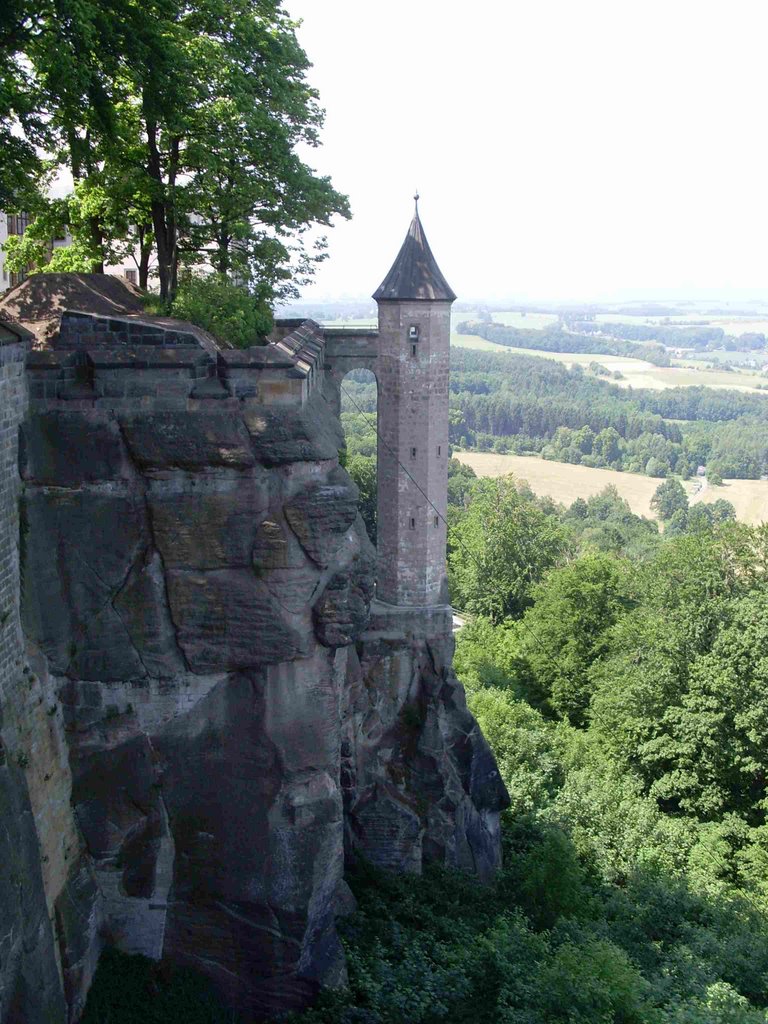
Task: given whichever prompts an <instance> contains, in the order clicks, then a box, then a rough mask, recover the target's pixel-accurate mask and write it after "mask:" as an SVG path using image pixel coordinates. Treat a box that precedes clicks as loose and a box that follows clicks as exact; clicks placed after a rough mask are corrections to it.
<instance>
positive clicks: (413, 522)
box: [411, 516, 416, 530]
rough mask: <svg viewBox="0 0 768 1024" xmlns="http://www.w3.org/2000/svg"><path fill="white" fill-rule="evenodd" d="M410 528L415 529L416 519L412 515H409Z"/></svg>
mask: <svg viewBox="0 0 768 1024" xmlns="http://www.w3.org/2000/svg"><path fill="white" fill-rule="evenodd" d="M411 529H412V530H415V529H416V520H415V519H414V518H413V516H411Z"/></svg>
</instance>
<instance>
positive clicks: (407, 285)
mask: <svg viewBox="0 0 768 1024" xmlns="http://www.w3.org/2000/svg"><path fill="white" fill-rule="evenodd" d="M416 199H417V202H416V211H415V213H414V215H413V220H412V221H411V226H410V227H409V228H408V234H407V235H406V236H405V241H404V242H403V245H402V248H401V249H400V252H399V253H398V254H397V259H396V260H395V262H394V263H393V264H392V269H391V270H390V272H389V273H388V274H387V276H386V277H385V278H384V280H383V281H382V282H381V284H380V285H379V287H378V288H377V289H376V291H375V292H374V293H373V297H374V299H375V300H376V301H377V302H381V301H382V299H391V300H395V301H397V300H398V299H423V300H425V301H427V302H453V300H454V299H455V298H456V295H455V293H454V292H453V290H452V289H451V286H450V285H449V284H448V282H447V281H446V280H445V278H444V277H443V275H442V272H441V270H440V267H438V265H437V262H436V260H435V257H434V256H433V255H432V250H431V249H430V248H429V242H428V241H427V236H426V235H425V234H424V229H423V228H422V226H421V221H420V220H419V204H418V196H417V197H416Z"/></svg>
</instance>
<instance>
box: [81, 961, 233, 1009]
mask: <svg viewBox="0 0 768 1024" xmlns="http://www.w3.org/2000/svg"><path fill="white" fill-rule="evenodd" d="M228 1018H229V1015H228V1014H226V1011H225V1010H224V1009H223V1007H222V1006H221V1004H220V1003H219V1001H218V1000H217V998H216V996H215V995H214V993H213V992H212V990H211V988H210V986H209V985H208V984H207V983H206V982H205V981H204V980H203V979H202V978H201V977H200V975H198V974H196V973H195V972H194V971H191V970H183V969H181V968H174V967H171V966H170V965H167V964H157V963H154V962H153V961H151V960H148V959H147V958H146V957H143V956H126V955H125V954H124V953H118V952H117V951H116V950H113V949H106V950H105V951H104V953H102V955H101V959H100V960H99V969H98V971H97V972H96V977H95V979H94V982H93V985H92V986H91V990H90V992H89V993H88V1002H87V1003H86V1007H85V1012H84V1013H83V1016H82V1018H81V1024H224V1022H225V1021H226V1020H228Z"/></svg>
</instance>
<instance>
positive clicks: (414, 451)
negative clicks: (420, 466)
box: [411, 448, 416, 459]
mask: <svg viewBox="0 0 768 1024" xmlns="http://www.w3.org/2000/svg"><path fill="white" fill-rule="evenodd" d="M411 458H412V459H415V458H416V449H415V448H411Z"/></svg>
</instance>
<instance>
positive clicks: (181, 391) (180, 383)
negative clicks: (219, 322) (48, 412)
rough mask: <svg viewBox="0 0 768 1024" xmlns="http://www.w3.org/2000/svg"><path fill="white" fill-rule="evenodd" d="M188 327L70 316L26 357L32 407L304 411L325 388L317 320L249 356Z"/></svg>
mask: <svg viewBox="0 0 768 1024" xmlns="http://www.w3.org/2000/svg"><path fill="white" fill-rule="evenodd" d="M186 328H187V325H184V324H179V323H178V322H176V321H173V320H166V321H162V320H161V319H159V318H153V319H152V320H143V319H141V318H138V317H112V316H109V317H107V316H98V315H93V314H89V313H80V312H77V311H66V312H65V313H64V314H63V316H62V321H61V330H60V332H59V336H58V338H57V339H56V343H55V346H54V347H53V348H48V349H37V350H33V351H31V352H30V353H29V356H28V359H27V374H28V379H29V390H30V397H31V400H32V403H33V405H34V407H35V408H40V407H50V406H51V404H58V403H60V402H67V403H77V404H78V405H82V406H87V405H96V406H110V407H115V408H117V407H123V406H127V405H129V404H130V403H131V402H134V403H135V402H138V403H141V404H143V405H146V404H147V403H152V404H153V405H157V406H158V407H160V406H162V407H163V408H185V407H190V406H194V407H198V406H199V403H201V402H207V401H211V400H214V401H217V402H221V401H222V400H227V399H229V400H238V401H240V400H256V401H258V402H259V403H260V404H263V405H266V406H294V407H297V408H300V407H302V406H303V405H304V404H305V403H306V402H307V400H308V399H309V397H310V395H311V394H312V392H313V391H314V390H315V389H316V388H317V387H318V386H319V385H320V384H321V382H322V379H323V369H324V351H325V341H324V338H323V332H322V329H321V328H320V327H319V326H318V325H317V324H315V323H314V322H313V321H292V322H289V323H288V324H287V325H285V326H283V325H282V324H280V323H279V322H278V331H277V332H276V338H275V340H273V341H272V342H270V344H268V345H263V346H254V347H253V348H250V349H227V348H221V347H219V346H217V345H215V343H214V344H212V343H211V340H210V336H208V335H206V333H205V332H201V331H199V330H198V329H196V328H192V327H191V326H190V329H189V330H187V329H186ZM287 328H290V329H287ZM70 407H72V405H70Z"/></svg>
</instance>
